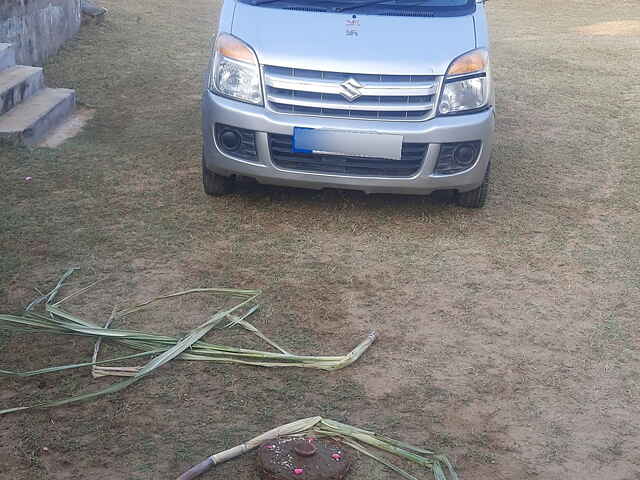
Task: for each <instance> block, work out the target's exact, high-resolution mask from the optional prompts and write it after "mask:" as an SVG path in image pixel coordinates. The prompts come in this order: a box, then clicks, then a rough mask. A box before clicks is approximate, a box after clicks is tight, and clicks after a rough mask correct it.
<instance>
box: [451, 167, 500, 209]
mask: <svg viewBox="0 0 640 480" xmlns="http://www.w3.org/2000/svg"><path fill="white" fill-rule="evenodd" d="M490 172H491V163H489V165H487V170H486V171H485V173H484V180H482V184H481V185H480V186H479V187H478V188H476V189H474V190H471V191H469V192H463V193H458V197H457V199H456V200H457V202H458V205H460V206H461V207H465V208H482V207H484V205H485V203H486V202H487V195H488V194H489V173H490Z"/></svg>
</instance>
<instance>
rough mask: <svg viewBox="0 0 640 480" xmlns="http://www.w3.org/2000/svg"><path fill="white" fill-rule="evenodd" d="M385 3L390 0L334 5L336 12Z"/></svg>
mask: <svg viewBox="0 0 640 480" xmlns="http://www.w3.org/2000/svg"><path fill="white" fill-rule="evenodd" d="M266 1H269V0H266ZM383 3H389V0H372V1H371V2H363V3H355V4H353V5H345V6H344V7H334V8H333V11H334V12H344V11H346V10H353V9H354V8H362V7H368V6H370V5H382V4H383Z"/></svg>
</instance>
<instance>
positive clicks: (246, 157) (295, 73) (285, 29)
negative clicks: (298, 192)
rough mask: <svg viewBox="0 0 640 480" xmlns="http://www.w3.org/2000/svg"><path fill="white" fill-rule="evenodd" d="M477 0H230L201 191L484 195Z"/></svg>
mask: <svg viewBox="0 0 640 480" xmlns="http://www.w3.org/2000/svg"><path fill="white" fill-rule="evenodd" d="M489 57H490V55H489V39H488V33H487V20H486V14H485V6H484V2H483V1H481V0H378V1H376V0H369V1H367V0H225V1H224V4H223V7H222V10H221V13H220V24H219V28H218V34H217V35H216V37H215V38H214V39H213V42H212V56H211V61H210V64H209V68H208V71H207V74H206V81H205V83H206V85H205V89H204V95H203V101H202V113H203V115H202V131H203V135H204V152H203V161H202V170H203V182H204V190H205V192H206V193H208V194H210V195H222V194H225V193H227V192H229V191H231V190H232V188H233V185H234V182H235V180H236V178H238V177H251V178H254V179H256V180H257V181H258V182H260V183H265V184H273V185H285V186H295V187H305V188H313V189H322V188H341V189H356V190H361V191H364V192H368V193H402V194H419V195H425V194H430V193H432V192H434V191H441V190H446V191H453V192H455V194H456V199H457V202H458V203H459V204H460V205H462V206H465V207H475V208H478V207H482V206H483V205H484V203H485V200H486V197H487V191H488V184H489V171H490V165H491V162H490V157H491V148H492V145H493V138H494V117H495V114H494V108H493V104H494V94H493V88H492V81H491V69H490V60H489Z"/></svg>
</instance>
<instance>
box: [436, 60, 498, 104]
mask: <svg viewBox="0 0 640 480" xmlns="http://www.w3.org/2000/svg"><path fill="white" fill-rule="evenodd" d="M490 90H491V76H490V69H489V54H488V53H487V51H486V50H485V49H483V48H479V49H477V50H472V51H470V52H468V53H465V54H464V55H462V56H460V57H458V58H456V59H455V60H454V61H453V62H451V65H450V66H449V69H448V70H447V74H446V75H445V78H444V87H443V88H442V95H441V96H440V106H439V107H438V112H439V113H440V115H451V114H456V113H464V112H466V111H474V110H478V109H481V108H484V107H486V106H487V105H488V103H489V100H490Z"/></svg>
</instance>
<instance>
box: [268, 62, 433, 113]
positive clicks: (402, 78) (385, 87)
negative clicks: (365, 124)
mask: <svg viewBox="0 0 640 480" xmlns="http://www.w3.org/2000/svg"><path fill="white" fill-rule="evenodd" d="M263 72H264V82H265V89H266V95H267V101H268V104H269V107H270V108H271V109H272V110H274V111H276V112H280V113H297V114H303V115H316V116H327V117H343V118H361V119H374V120H425V119H427V118H429V117H431V116H432V114H433V109H434V104H435V101H436V93H437V91H438V87H439V84H440V80H439V78H438V77H435V76H431V75H370V74H352V73H337V72H323V71H318V70H304V69H299V68H285V67H274V66H265V67H263ZM347 81H350V82H351V83H352V84H354V85H355V88H353V87H349V86H347V88H346V90H351V91H352V92H357V94H360V95H361V96H360V97H358V98H355V99H354V100H352V101H349V100H347V98H345V97H344V96H343V95H342V94H341V93H344V92H345V87H344V86H343V83H344V82H347ZM347 94H348V92H347Z"/></svg>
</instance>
